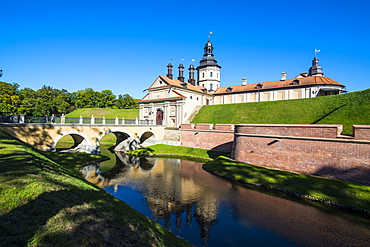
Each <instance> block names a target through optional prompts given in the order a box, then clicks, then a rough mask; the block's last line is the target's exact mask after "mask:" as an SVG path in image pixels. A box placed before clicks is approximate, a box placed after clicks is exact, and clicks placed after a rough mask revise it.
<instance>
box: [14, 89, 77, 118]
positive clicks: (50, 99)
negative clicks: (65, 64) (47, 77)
mask: <svg viewBox="0 0 370 247" xmlns="http://www.w3.org/2000/svg"><path fill="white" fill-rule="evenodd" d="M20 93H21V96H22V100H23V104H24V108H25V110H24V113H25V114H26V115H33V116H51V115H52V114H54V115H60V114H62V113H67V112H68V109H69V106H70V104H69V102H68V101H69V93H68V91H67V90H65V89H62V90H59V89H54V88H52V87H50V86H45V85H44V86H43V87H42V88H41V89H39V90H37V91H34V90H32V89H30V88H25V89H22V90H21V91H20Z"/></svg>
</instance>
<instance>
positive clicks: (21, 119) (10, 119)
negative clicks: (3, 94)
mask: <svg viewBox="0 0 370 247" xmlns="http://www.w3.org/2000/svg"><path fill="white" fill-rule="evenodd" d="M0 123H49V124H90V125H91V124H96V125H98V124H99V125H153V124H155V123H156V122H155V121H153V120H147V119H137V118H136V119H124V118H122V119H119V118H117V117H116V118H114V119H106V118H105V117H103V118H95V117H94V116H91V118H83V117H79V118H78V117H77V118H76V117H65V116H64V115H62V116H60V117H54V116H45V117H36V116H25V115H0Z"/></svg>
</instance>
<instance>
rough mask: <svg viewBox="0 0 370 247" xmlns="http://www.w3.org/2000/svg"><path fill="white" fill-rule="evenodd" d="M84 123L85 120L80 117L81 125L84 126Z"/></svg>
mask: <svg viewBox="0 0 370 247" xmlns="http://www.w3.org/2000/svg"><path fill="white" fill-rule="evenodd" d="M83 123H84V119H83V118H82V116H80V120H79V124H83Z"/></svg>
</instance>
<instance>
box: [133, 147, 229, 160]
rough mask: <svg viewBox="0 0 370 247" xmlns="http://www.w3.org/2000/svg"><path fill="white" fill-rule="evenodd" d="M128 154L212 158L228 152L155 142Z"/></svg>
mask: <svg viewBox="0 0 370 247" xmlns="http://www.w3.org/2000/svg"><path fill="white" fill-rule="evenodd" d="M129 154H130V155H159V156H160V155H166V156H171V155H172V156H184V157H193V158H201V159H207V160H212V159H215V158H217V157H218V156H220V155H224V156H227V155H229V152H223V151H215V150H208V149H201V148H190V147H181V146H171V145H165V144H156V145H153V146H149V147H145V148H139V149H136V150H134V151H131V152H130V153H129Z"/></svg>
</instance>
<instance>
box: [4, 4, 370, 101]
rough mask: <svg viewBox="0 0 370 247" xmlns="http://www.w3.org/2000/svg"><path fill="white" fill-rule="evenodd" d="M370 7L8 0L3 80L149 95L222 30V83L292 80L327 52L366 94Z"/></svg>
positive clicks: (335, 72)
mask: <svg viewBox="0 0 370 247" xmlns="http://www.w3.org/2000/svg"><path fill="white" fill-rule="evenodd" d="M369 9H370V1H369V0H362V1H360V0H353V1H338V0H336V1H332V0H318V1H316V0H313V1H309V0H292V1H290V0H289V1H284V0H281V1H277V0H261V1H248V0H245V1H234V0H229V1H191V2H189V1H160V0H159V1H146V0H143V1H123V0H121V1H119V0H104V1H94V0H90V1H83V0H81V1H78V0H74V1H70V0H63V1H61V0H53V1H50V0H33V1H26V0H12V1H8V0H0V13H1V19H0V24H1V29H0V30H1V32H0V69H3V76H2V77H1V78H0V80H1V81H5V82H8V83H18V84H19V85H20V88H25V87H30V88H32V89H39V88H41V87H42V86H43V85H48V86H51V87H53V88H58V89H62V88H64V89H67V90H68V91H69V92H74V91H77V90H80V89H85V88H88V87H91V88H93V89H94V90H96V91H101V90H104V89H110V90H112V91H113V93H114V94H116V95H118V94H125V93H129V94H130V95H132V96H133V97H135V98H142V97H143V96H144V95H145V93H143V90H144V89H146V88H147V87H149V86H150V84H151V83H152V82H153V81H154V80H155V78H156V77H157V76H158V75H165V74H166V73H167V68H166V66H167V64H168V63H169V62H172V64H173V65H174V67H175V68H176V69H175V68H174V76H175V77H177V66H178V64H179V63H183V64H184V66H185V68H186V73H185V75H186V79H187V76H188V70H187V68H188V67H189V65H190V64H191V63H193V64H194V65H195V66H198V65H199V61H200V59H201V57H202V55H203V47H204V44H205V43H206V42H207V37H208V31H213V32H214V33H213V35H212V38H211V41H212V43H213V45H214V54H215V57H216V59H217V60H218V63H219V64H220V65H221V66H222V69H221V86H231V85H238V84H240V83H241V79H242V78H243V77H247V78H248V83H257V82H265V81H273V80H279V79H280V73H281V72H282V71H285V72H287V77H288V78H293V77H295V76H296V75H298V74H299V73H300V72H306V71H308V68H309V67H310V66H311V61H312V59H313V55H314V50H315V49H320V50H321V52H320V53H318V58H319V60H320V65H321V66H322V67H323V72H324V74H325V76H328V77H330V78H332V79H334V80H336V81H338V82H340V83H342V84H344V85H346V86H347V90H348V91H349V92H352V91H358V90H363V89H367V88H369V87H370V79H369V75H368V72H370V69H369V68H370V14H369ZM170 59H173V60H172V61H170ZM182 59H184V60H182ZM192 59H195V62H192V61H191V60H192Z"/></svg>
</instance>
